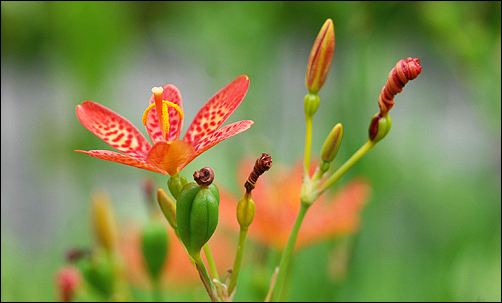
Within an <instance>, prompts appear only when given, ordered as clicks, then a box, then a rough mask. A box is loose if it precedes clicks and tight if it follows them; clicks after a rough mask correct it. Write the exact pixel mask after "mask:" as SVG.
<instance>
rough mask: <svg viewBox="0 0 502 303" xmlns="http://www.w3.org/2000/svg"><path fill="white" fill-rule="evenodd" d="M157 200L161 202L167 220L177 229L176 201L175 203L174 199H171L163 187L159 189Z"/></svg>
mask: <svg viewBox="0 0 502 303" xmlns="http://www.w3.org/2000/svg"><path fill="white" fill-rule="evenodd" d="M157 202H158V203H159V206H160V209H161V210H162V213H163V214H164V217H166V219H167V222H169V225H171V226H172V228H174V229H176V226H177V224H176V203H174V201H173V199H171V197H169V195H168V194H167V193H166V191H165V190H164V189H162V188H159V189H158V190H157Z"/></svg>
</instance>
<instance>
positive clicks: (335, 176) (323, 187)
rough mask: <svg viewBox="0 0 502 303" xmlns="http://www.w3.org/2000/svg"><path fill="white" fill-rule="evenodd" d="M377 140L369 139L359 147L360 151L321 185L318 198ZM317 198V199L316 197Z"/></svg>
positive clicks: (317, 193)
mask: <svg viewBox="0 0 502 303" xmlns="http://www.w3.org/2000/svg"><path fill="white" fill-rule="evenodd" d="M375 144H376V143H375V142H372V141H370V140H368V141H367V142H366V143H365V144H364V145H363V146H361V148H359V150H358V151H356V152H355V154H353V155H352V157H350V159H349V160H347V162H345V163H344V164H343V165H342V166H340V168H339V169H338V170H337V171H336V172H334V173H333V175H331V176H330V177H329V178H328V179H327V180H326V182H324V184H323V185H321V186H320V187H319V188H318V189H317V190H316V191H315V192H314V194H315V196H316V198H317V197H319V196H320V195H321V194H322V193H324V192H325V191H326V190H327V189H328V188H329V187H330V186H331V185H333V184H334V183H335V182H336V181H337V180H338V179H339V178H340V177H341V176H342V175H343V174H345V172H347V170H349V168H351V167H352V165H354V163H356V162H357V161H359V159H361V157H362V156H364V155H365V154H366V153H367V152H368V151H370V150H371V149H372V148H373V146H375ZM314 200H315V199H314Z"/></svg>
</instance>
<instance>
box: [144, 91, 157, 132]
mask: <svg viewBox="0 0 502 303" xmlns="http://www.w3.org/2000/svg"><path fill="white" fill-rule="evenodd" d="M152 90H153V89H152ZM154 106H155V103H152V104H150V105H149V106H148V107H147V108H146V110H145V112H144V113H143V119H142V120H141V121H143V125H146V118H147V117H148V113H149V112H150V110H151V109H152V108H153V107H154Z"/></svg>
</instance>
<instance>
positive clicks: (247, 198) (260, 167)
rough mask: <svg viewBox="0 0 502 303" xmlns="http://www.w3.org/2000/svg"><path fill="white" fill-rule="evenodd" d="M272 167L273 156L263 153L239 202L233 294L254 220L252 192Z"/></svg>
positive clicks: (229, 287)
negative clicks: (260, 178) (249, 230)
mask: <svg viewBox="0 0 502 303" xmlns="http://www.w3.org/2000/svg"><path fill="white" fill-rule="evenodd" d="M271 167H272V157H271V156H270V154H266V153H262V155H261V157H259V158H258V159H256V162H255V165H254V167H253V171H252V172H251V173H250V174H249V176H248V178H247V180H246V183H244V187H245V188H246V193H245V194H244V196H243V197H242V198H241V199H240V200H239V203H238V204H237V221H238V222H239V225H240V230H239V242H238V244H237V252H236V256H235V261H234V267H233V270H232V275H231V277H230V282H229V285H228V293H229V295H230V296H233V292H234V290H235V287H236V286H237V279H238V277H239V273H240V269H241V265H242V258H243V256H244V247H245V245H246V239H247V234H248V228H249V225H251V222H253V218H254V214H255V203H254V201H253V199H252V198H251V192H252V190H253V189H254V188H255V186H256V181H258V178H259V177H260V176H261V175H262V174H263V173H265V172H266V171H268V170H269V169H270V168H271Z"/></svg>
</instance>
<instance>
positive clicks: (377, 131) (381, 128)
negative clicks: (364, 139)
mask: <svg viewBox="0 0 502 303" xmlns="http://www.w3.org/2000/svg"><path fill="white" fill-rule="evenodd" d="M391 126H392V120H391V119H390V116H389V115H385V116H382V115H381V114H380V113H378V114H376V115H374V116H373V118H372V119H371V123H370V128H369V135H370V140H371V141H372V142H374V143H377V142H378V141H380V140H382V139H383V138H384V137H385V136H386V135H387V134H388V133H389V131H390V128H391Z"/></svg>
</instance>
